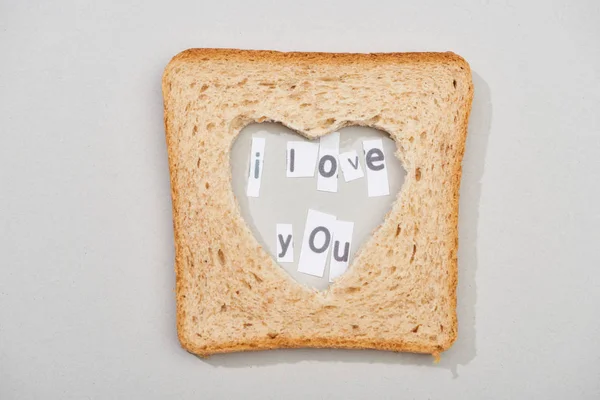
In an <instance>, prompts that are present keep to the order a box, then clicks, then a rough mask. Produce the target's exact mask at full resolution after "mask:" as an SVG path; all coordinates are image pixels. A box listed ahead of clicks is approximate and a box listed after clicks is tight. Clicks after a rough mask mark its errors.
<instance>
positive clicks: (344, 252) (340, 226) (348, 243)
mask: <svg viewBox="0 0 600 400" xmlns="http://www.w3.org/2000/svg"><path fill="white" fill-rule="evenodd" d="M353 230H354V222H349V221H335V222H334V223H333V241H332V242H331V259H330V261H329V282H333V280H334V279H335V278H337V277H338V276H340V275H342V274H343V273H344V272H346V270H347V269H348V264H349V262H350V250H351V248H352V231H353Z"/></svg>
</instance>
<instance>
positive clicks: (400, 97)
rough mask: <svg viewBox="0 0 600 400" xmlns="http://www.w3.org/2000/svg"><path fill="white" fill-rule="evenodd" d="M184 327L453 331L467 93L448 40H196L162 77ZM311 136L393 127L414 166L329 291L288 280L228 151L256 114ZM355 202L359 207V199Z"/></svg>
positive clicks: (439, 342)
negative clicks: (425, 45)
mask: <svg viewBox="0 0 600 400" xmlns="http://www.w3.org/2000/svg"><path fill="white" fill-rule="evenodd" d="M162 88H163V94H164V107H165V108H164V111H165V127H166V136H167V145H168V153H169V166H170V173H171V190H172V198H173V219H174V229H175V247H176V256H175V269H176V276H177V284H176V286H177V331H178V334H179V339H180V341H181V344H182V346H183V347H184V348H185V349H186V350H188V351H190V352H192V353H195V354H198V355H201V356H207V355H210V354H214V353H223V352H232V351H243V350H260V349H274V348H283V347H337V348H372V349H382V350H393V351H409V352H418V353H430V354H434V355H439V353H440V352H442V351H444V350H446V349H448V348H449V347H450V346H451V345H452V343H453V342H454V340H455V339H456V335H457V319H456V284H457V257H456V252H457V247H458V233H457V222H458V194H459V185H460V177H461V161H462V156H463V151H464V145H465V138H466V133H467V121H468V117H469V112H470V109H471V101H472V97H473V84H472V80H471V72H470V68H469V65H468V64H467V62H466V61H465V60H464V59H462V58H461V57H459V56H457V55H456V54H453V53H391V54H326V53H280V52H274V51H244V50H224V49H191V50H186V51H184V52H182V53H180V54H178V55H177V56H175V57H174V58H173V59H172V60H171V62H170V63H169V64H168V66H167V68H166V70H165V73H164V76H163V83H162ZM263 121H276V122H281V123H282V124H284V125H286V126H288V127H289V128H291V129H294V130H296V131H297V132H299V133H300V134H302V135H304V136H306V137H307V138H310V139H314V138H318V137H319V136H322V135H325V134H328V133H330V132H332V131H335V130H337V129H339V128H342V127H344V126H348V125H363V126H370V127H374V128H377V129H380V130H383V131H385V132H387V133H388V134H389V135H390V137H391V138H392V139H393V140H394V141H395V142H396V143H397V146H398V151H397V153H396V156H397V157H399V158H400V159H401V160H402V162H403V164H404V167H405V168H406V170H407V176H406V180H405V183H404V186H403V187H402V189H401V191H400V193H399V194H398V198H397V200H396V202H395V203H394V205H393V207H392V209H391V210H390V212H389V213H388V215H387V217H386V219H385V221H384V222H383V224H382V225H381V226H380V227H379V228H377V229H376V230H375V231H374V232H373V236H372V237H371V238H370V239H369V240H368V241H367V242H366V243H365V244H364V246H363V247H362V249H361V250H359V252H358V253H357V255H356V257H355V259H354V261H353V263H352V265H351V266H350V268H349V270H348V271H347V272H346V273H345V274H344V275H343V276H341V277H340V278H339V279H338V280H337V281H335V282H334V283H333V284H332V285H331V286H330V287H329V289H328V290H327V291H324V292H319V291H316V290H314V289H310V288H308V287H305V286H302V285H300V284H298V283H297V282H295V281H294V280H293V279H292V278H290V277H289V275H288V274H287V273H286V272H285V271H284V270H283V269H282V268H281V267H279V266H278V265H277V264H276V262H275V261H274V260H273V259H272V258H271V257H270V256H269V254H268V253H267V251H265V250H264V249H263V248H262V247H261V246H260V245H259V244H258V242H257V240H256V239H255V238H254V237H253V235H252V233H251V232H250V229H249V228H248V226H247V225H246V224H245V222H244V220H243V219H242V217H241V215H240V211H239V209H238V206H237V202H236V199H235V197H234V194H233V191H232V188H231V171H230V165H229V154H230V149H231V147H232V143H233V141H234V140H235V138H236V136H237V135H238V134H239V132H240V130H241V129H242V128H243V127H244V126H246V125H247V124H249V123H251V122H263ZM359 211H360V210H357V212H359Z"/></svg>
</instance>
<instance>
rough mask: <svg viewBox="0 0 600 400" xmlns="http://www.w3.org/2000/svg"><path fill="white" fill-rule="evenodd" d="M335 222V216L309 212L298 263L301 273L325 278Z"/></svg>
mask: <svg viewBox="0 0 600 400" xmlns="http://www.w3.org/2000/svg"><path fill="white" fill-rule="evenodd" d="M335 220H336V217H335V216H334V215H330V214H325V213H322V212H319V211H316V210H311V209H309V210H308V215H307V217H306V225H305V226H304V237H303V238H302V248H301V249H300V260H299V261H298V271H299V272H302V273H305V274H309V275H314V276H319V277H323V273H324V272H325V264H327V256H328V253H329V248H330V247H331V242H332V239H333V238H332V231H333V226H334V223H335Z"/></svg>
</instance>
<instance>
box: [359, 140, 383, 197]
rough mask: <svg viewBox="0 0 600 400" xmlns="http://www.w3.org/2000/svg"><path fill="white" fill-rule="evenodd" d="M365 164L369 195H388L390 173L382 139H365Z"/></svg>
mask: <svg viewBox="0 0 600 400" xmlns="http://www.w3.org/2000/svg"><path fill="white" fill-rule="evenodd" d="M363 149H364V151H365V166H366V168H367V188H368V192H369V197H378V196H387V195H389V194H390V187H389V184H388V173H387V167H386V165H385V155H384V153H383V141H382V140H381V139H374V140H365V141H363Z"/></svg>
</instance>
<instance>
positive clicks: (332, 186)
mask: <svg viewBox="0 0 600 400" xmlns="http://www.w3.org/2000/svg"><path fill="white" fill-rule="evenodd" d="M339 152H340V133H339V132H333V133H330V134H329V135H327V136H323V137H322V138H321V139H320V140H319V161H318V163H317V190H320V191H323V192H333V193H335V192H337V191H338V171H339V165H338V155H339ZM323 173H325V174H329V173H331V176H325V175H323Z"/></svg>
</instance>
